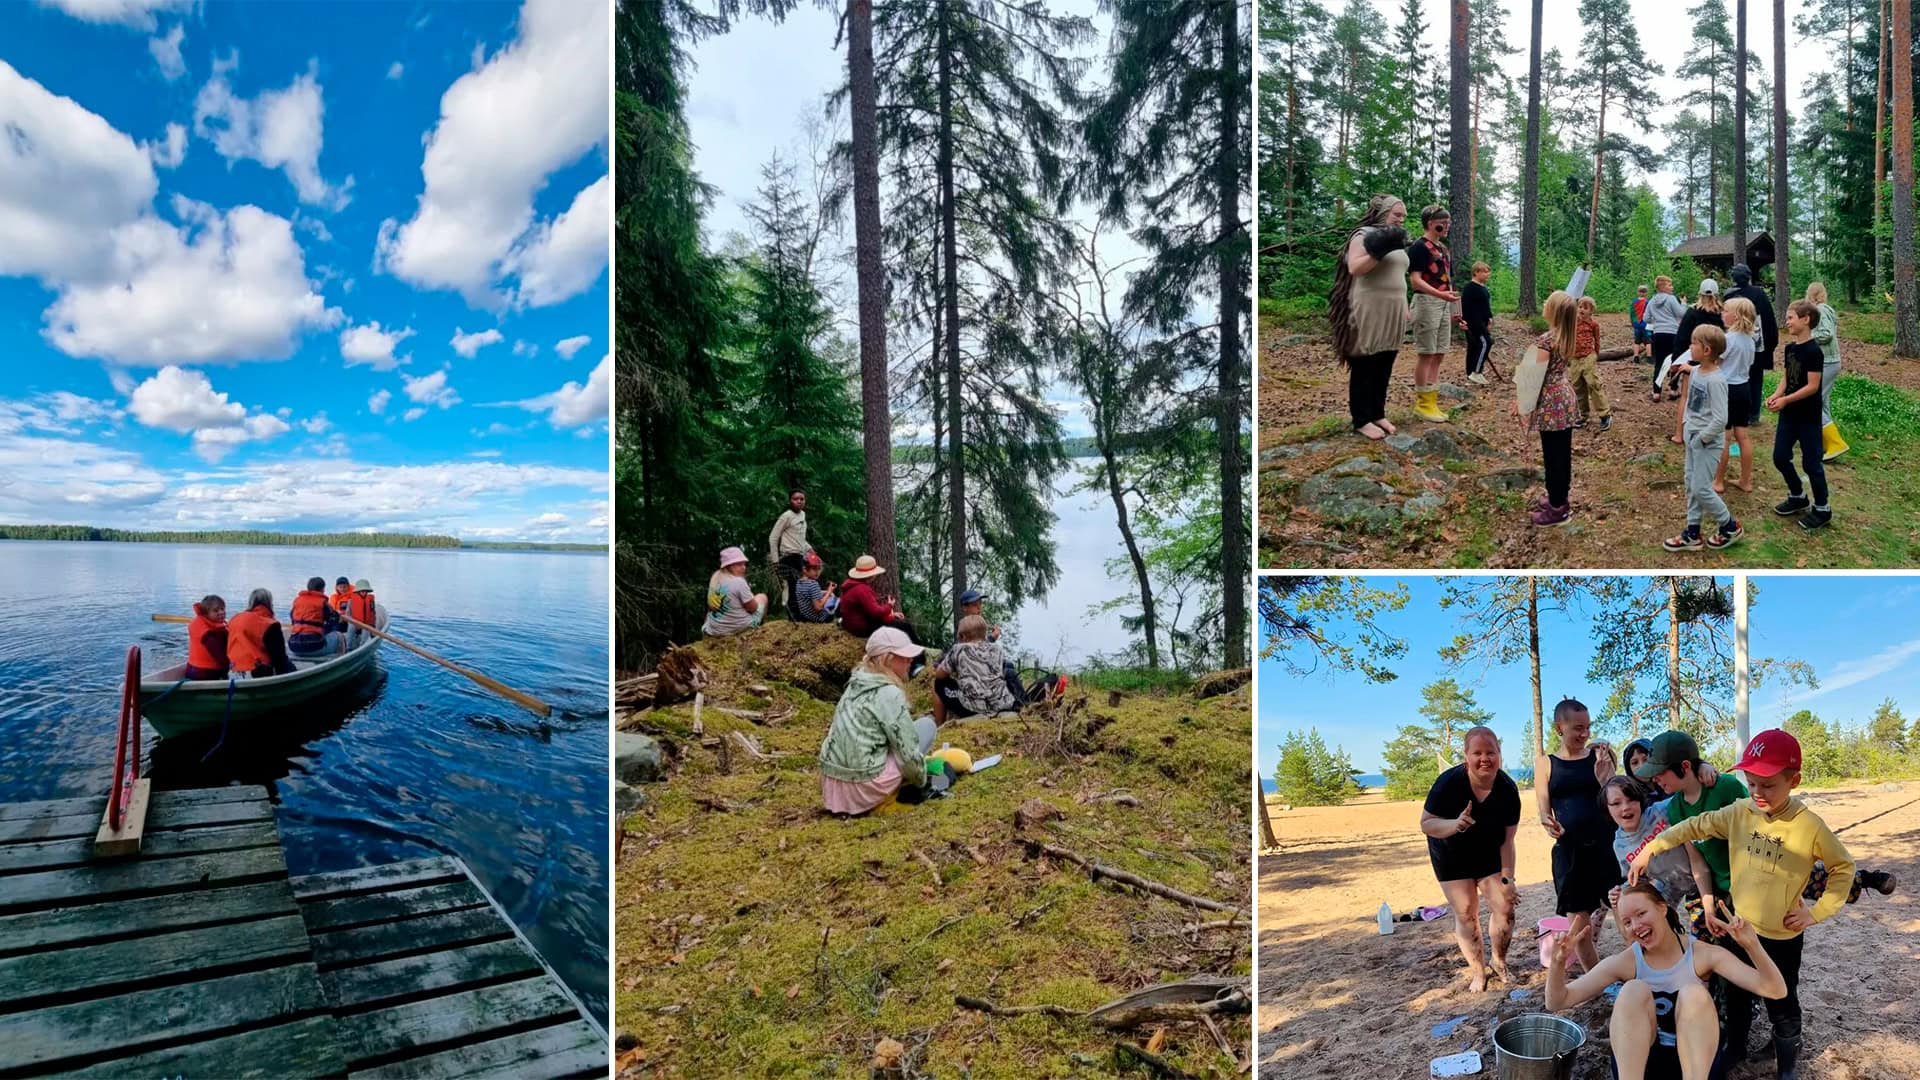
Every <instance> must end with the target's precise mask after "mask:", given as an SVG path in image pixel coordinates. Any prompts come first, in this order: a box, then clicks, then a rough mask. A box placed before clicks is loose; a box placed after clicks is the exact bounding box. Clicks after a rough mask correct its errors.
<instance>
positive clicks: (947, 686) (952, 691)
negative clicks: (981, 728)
mask: <svg viewBox="0 0 1920 1080" xmlns="http://www.w3.org/2000/svg"><path fill="white" fill-rule="evenodd" d="M933 696H934V697H937V698H939V699H940V700H941V701H943V702H945V703H946V706H947V719H949V720H957V719H962V718H964V717H968V716H972V715H973V710H972V709H969V708H967V707H966V706H965V705H962V704H960V684H959V683H958V682H957V681H955V680H953V679H935V680H933Z"/></svg>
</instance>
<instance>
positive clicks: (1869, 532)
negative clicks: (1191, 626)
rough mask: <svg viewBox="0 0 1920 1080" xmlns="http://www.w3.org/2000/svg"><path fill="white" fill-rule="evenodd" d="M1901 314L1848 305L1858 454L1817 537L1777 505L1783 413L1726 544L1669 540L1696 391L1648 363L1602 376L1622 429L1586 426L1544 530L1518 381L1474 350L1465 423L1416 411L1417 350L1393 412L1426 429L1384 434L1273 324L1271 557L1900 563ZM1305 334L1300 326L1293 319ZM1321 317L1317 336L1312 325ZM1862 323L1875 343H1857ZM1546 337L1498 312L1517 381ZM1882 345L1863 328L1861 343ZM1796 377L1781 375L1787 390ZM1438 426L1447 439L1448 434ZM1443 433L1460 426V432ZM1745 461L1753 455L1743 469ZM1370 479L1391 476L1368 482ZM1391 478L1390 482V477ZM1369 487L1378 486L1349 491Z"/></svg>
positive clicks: (1315, 346) (1913, 426)
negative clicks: (1683, 428)
mask: <svg viewBox="0 0 1920 1080" xmlns="http://www.w3.org/2000/svg"><path fill="white" fill-rule="evenodd" d="M1887 319H1888V317H1886V316H1876V315H1855V314H1843V315H1842V316H1841V320H1842V321H1841V331H1842V342H1841V355H1842V357H1843V360H1844V367H1843V368H1842V371H1841V375H1840V378H1839V379H1838V380H1837V381H1836V382H1835V384H1834V391H1833V412H1834V417H1835V420H1836V422H1837V423H1838V424H1839V425H1840V430H1841V433H1842V434H1843V435H1844V437H1845V438H1846V439H1847V441H1848V443H1850V444H1851V447H1852V448H1851V449H1850V450H1848V451H1847V453H1845V454H1843V455H1841V456H1840V457H1838V458H1836V459H1834V460H1833V461H1829V462H1827V463H1826V467H1827V479H1828V483H1829V485H1830V487H1831V489H1832V495H1831V501H1832V504H1833V507H1834V518H1833V524H1832V525H1831V526H1830V527H1828V528H1826V529H1824V530H1821V531H1819V532H1816V533H1808V532H1807V531H1806V530H1803V529H1801V528H1800V526H1799V524H1798V522H1797V521H1796V520H1795V519H1792V518H1780V517H1776V516H1775V515H1774V514H1773V512H1772V508H1773V504H1774V503H1776V502H1777V501H1779V500H1780V499H1782V498H1784V497H1785V496H1786V484H1785V482H1784V481H1783V480H1782V479H1781V477H1780V474H1779V473H1778V472H1777V471H1775V470H1774V468H1773V463H1772V454H1773V432H1774V423H1775V421H1774V414H1772V413H1768V412H1765V411H1764V410H1763V411H1762V415H1761V419H1760V423H1759V424H1758V425H1756V426H1755V427H1754V428H1753V429H1752V439H1751V442H1752V444H1753V454H1754V471H1753V480H1754V487H1753V490H1752V491H1751V492H1742V491H1739V490H1737V489H1736V488H1733V487H1731V486H1730V487H1729V489H1728V493H1727V495H1728V505H1729V506H1730V507H1731V508H1732V510H1733V513H1734V516H1735V517H1736V518H1738V519H1739V520H1740V522H1741V524H1742V525H1744V526H1745V528H1746V538H1745V539H1744V540H1742V541H1740V542H1739V543H1737V544H1735V545H1734V546H1733V547H1731V548H1728V549H1726V550H1723V551H1717V552H1716V551H1699V552H1687V553H1670V552H1667V551H1666V550H1664V549H1663V548H1662V547H1661V546H1660V541H1661V540H1662V539H1663V538H1665V537H1668V536H1671V535H1673V534H1675V533H1677V532H1679V531H1680V529H1681V528H1682V527H1684V526H1685V524H1686V490H1685V484H1684V476H1683V464H1682V460H1683V452H1682V450H1681V448H1680V447H1679V446H1676V445H1674V444H1673V443H1672V442H1670V441H1668V436H1669V435H1671V434H1672V433H1673V430H1674V419H1675V411H1674V410H1675V408H1676V406H1677V404H1678V403H1676V402H1669V401H1662V402H1660V403H1659V404H1657V405H1656V404H1654V403H1653V402H1651V401H1649V400H1648V397H1647V391H1648V386H1649V383H1650V380H1651V377H1652V370H1651V367H1650V366H1649V365H1648V364H1647V363H1646V362H1645V361H1625V360H1623V361H1611V362H1604V363H1602V364H1601V365H1600V376H1601V379H1602V380H1603V381H1604V383H1605V385H1606V390H1607V396H1608V399H1609V403H1610V404H1611V406H1612V408H1613V426H1612V428H1611V429H1610V430H1608V431H1605V432H1602V431H1601V430H1600V428H1599V424H1598V422H1597V421H1595V422H1590V423H1589V424H1588V425H1587V426H1586V427H1585V428H1583V429H1580V430H1578V431H1576V432H1575V434H1574V458H1573V492H1572V494H1573V508H1574V516H1573V520H1572V521H1571V522H1570V523H1568V524H1566V525H1563V526H1560V527H1557V528H1538V527H1535V526H1534V525H1533V524H1532V523H1531V522H1529V521H1528V520H1527V507H1529V506H1530V505H1531V504H1532V502H1533V501H1534V500H1535V499H1537V498H1539V497H1540V496H1541V495H1542V494H1543V493H1544V487H1543V485H1542V484H1541V482H1540V443H1539V438H1538V436H1536V435H1529V434H1527V433H1526V432H1525V431H1524V430H1523V429H1522V428H1521V426H1520V424H1519V422H1518V421H1516V420H1515V419H1514V418H1513V416H1512V415H1511V412H1510V408H1511V405H1512V402H1513V389H1512V384H1511V383H1510V382H1507V381H1506V380H1505V379H1501V380H1497V381H1495V382H1494V383H1493V384H1492V385H1489V386H1485V387H1476V386H1474V385H1473V384H1471V383H1468V382H1467V381H1466V380H1465V378H1464V372H1463V361H1462V357H1463V356H1464V352H1465V350H1464V346H1462V345H1459V344H1456V345H1455V347H1454V350H1453V352H1452V353H1451V354H1450V355H1449V357H1448V360H1447V363H1446V365H1445V366H1443V368H1442V369H1441V381H1442V382H1443V383H1444V384H1447V389H1445V390H1443V397H1442V405H1443V406H1445V407H1447V408H1448V409H1449V410H1450V411H1451V413H1452V415H1451V418H1450V422H1448V423H1444V424H1441V423H1429V422H1426V421H1423V420H1420V419H1419V418H1417V417H1416V416H1414V415H1413V412H1412V401H1413V383H1412V380H1413V364H1414V353H1413V349H1412V347H1411V346H1407V347H1405V348H1402V349H1401V351H1400V357H1399V360H1398V362H1396V364H1395V365H1394V374H1393V384H1392V388H1391V390H1390V392H1389V397H1388V418H1389V419H1390V420H1392V421H1393V422H1394V423H1395V424H1396V425H1397V426H1398V427H1399V428H1400V431H1401V432H1402V433H1403V434H1405V435H1408V436H1411V437H1412V438H1413V439H1415V440H1420V441H1419V442H1418V443H1417V444H1416V445H1415V446H1413V447H1412V448H1410V449H1407V450H1398V449H1394V448H1392V447H1390V446H1387V445H1385V444H1384V443H1374V442H1369V441H1368V440H1366V439H1365V438H1362V437H1361V436H1359V435H1357V434H1355V433H1354V432H1353V431H1352V429H1351V425H1350V423H1349V421H1348V418H1347V380H1346V373H1345V371H1344V369H1342V368H1340V367H1339V366H1338V365H1337V364H1336V363H1335V362H1334V359H1333V354H1332V350H1331V348H1330V346H1329V344H1328V339H1327V337H1326V335H1325V333H1324V327H1325V322H1324V319H1321V320H1320V321H1319V324H1318V330H1308V329H1307V327H1306V326H1305V325H1302V324H1299V323H1297V322H1296V324H1295V325H1294V326H1292V327H1289V326H1286V325H1282V324H1280V323H1278V322H1277V321H1274V322H1266V321H1263V325H1262V332H1261V345H1260V353H1261V355H1260V401H1259V444H1258V445H1259V464H1258V476H1259V479H1258V484H1259V487H1258V505H1259V510H1260V514H1259V528H1258V534H1259V543H1260V563H1259V565H1261V566H1264V567H1291V568H1302V567H1308V568H1329V569H1332V568H1358V567H1371V568H1400V567H1404V568H1425V567H1456V568H1477V567H1537V568H1561V567H1567V568H1574V567H1580V568H1608V567H1625V566H1633V567H1672V568H1675V569H1678V568H1683V567H1706V568H1714V567H1720V568H1727V567H1768V568H1790V569H1798V568H1807V567H1875V566H1882V567H1897V566H1909V565H1912V564H1913V563H1914V562H1915V561H1920V518H1916V517H1915V515H1914V514H1913V512H1912V508H1913V507H1914V506H1915V505H1920V364H1916V363H1913V362H1911V361H1895V360H1894V359H1893V358H1892V346H1891V345H1890V344H1888V343H1887V342H1888V341H1890V340H1891V338H1890V335H1889V334H1886V333H1883V332H1882V330H1883V329H1884V328H1883V327H1882V326H1881V323H1882V322H1885V321H1887ZM1600 323H1601V330H1602V334H1601V348H1602V349H1603V350H1604V349H1607V348H1612V347H1616V346H1625V345H1630V344H1631V343H1632V340H1633V335H1632V330H1631V327H1630V325H1629V323H1628V321H1627V319H1626V316H1624V315H1619V314H1603V315H1601V316H1600ZM1290 330H1293V331H1295V332H1289V331H1290ZM1302 330H1306V331H1307V332H1298V331H1302ZM1856 334H1858V335H1860V336H1855V335H1856ZM1534 336H1535V332H1534V331H1533V330H1531V329H1530V328H1529V327H1528V325H1527V323H1526V322H1524V321H1522V320H1519V319H1514V318H1508V317H1504V316H1501V317H1496V318H1495V319H1494V362H1495V364H1496V365H1497V366H1498V368H1499V370H1500V372H1501V373H1502V374H1503V375H1511V372H1512V369H1513V364H1514V361H1515V359H1516V357H1517V356H1518V354H1519V352H1520V350H1521V349H1522V348H1523V347H1524V346H1525V345H1526V344H1527V343H1529V342H1530V341H1531V340H1532V338H1533V337H1534ZM1863 337H1864V338H1865V340H1862V338H1863ZM1778 378H1779V372H1778V370H1777V369H1776V370H1775V371H1774V372H1771V373H1769V376H1768V387H1769V392H1770V391H1771V387H1772V386H1773V385H1775V382H1776V380H1777V379H1778ZM1430 433H1440V435H1439V436H1434V437H1431V438H1429V435H1430ZM1440 436H1444V438H1441V437H1440ZM1734 471H1737V462H1736V463H1735V464H1734V466H1733V467H1731V468H1730V477H1729V479H1732V476H1731V473H1733V472H1734ZM1367 480H1371V481H1377V482H1378V483H1377V484H1375V485H1373V486H1371V487H1369V485H1368V484H1367V483H1366V482H1365V481H1367ZM1379 485H1385V487H1384V488H1381V487H1380V486H1379ZM1343 492H1344V493H1357V494H1359V495H1361V496H1362V497H1361V498H1359V499H1353V498H1345V499H1343V498H1341V494H1342V493H1343Z"/></svg>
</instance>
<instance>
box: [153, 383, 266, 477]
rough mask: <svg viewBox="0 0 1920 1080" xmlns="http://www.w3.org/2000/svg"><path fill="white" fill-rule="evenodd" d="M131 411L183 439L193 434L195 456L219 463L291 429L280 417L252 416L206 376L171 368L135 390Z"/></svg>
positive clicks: (256, 414)
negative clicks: (243, 447)
mask: <svg viewBox="0 0 1920 1080" xmlns="http://www.w3.org/2000/svg"><path fill="white" fill-rule="evenodd" d="M127 408H128V411H130V412H131V413H132V414H133V418H134V419H135V420H138V421H140V422H141V423H142V424H145V425H146V426H148V427H151V428H159V429H161V430H163V431H172V432H178V433H180V434H183V435H184V434H186V433H187V432H192V433H193V450H194V452H195V453H197V454H199V455H200V456H201V457H203V458H205V459H206V460H208V461H219V460H220V459H221V458H223V457H225V456H226V455H227V454H228V453H229V452H230V451H232V450H233V448H234V447H236V446H239V445H240V444H241V443H246V442H254V441H257V440H261V439H271V438H273V437H274V436H276V435H284V434H285V433H287V432H288V431H291V430H292V428H291V427H289V426H288V424H287V422H286V421H285V420H282V419H280V418H279V417H278V416H273V415H271V414H267V413H255V414H254V415H252V416H248V415H247V410H246V407H245V406H244V405H241V404H240V403H239V402H237V401H233V400H232V399H230V398H229V397H228V396H227V395H226V394H225V393H222V392H220V391H217V390H215V389H214V388H213V383H212V382H211V381H209V380H208V379H207V377H206V376H205V375H203V374H201V373H200V372H198V371H187V370H184V369H182V368H178V367H172V366H168V367H163V368H161V369H160V370H159V371H157V372H154V374H153V376H152V377H151V378H149V379H147V381H146V382H143V383H141V384H140V385H139V386H137V387H135V388H134V391H133V394H132V396H131V397H130V398H129V399H128V401H127Z"/></svg>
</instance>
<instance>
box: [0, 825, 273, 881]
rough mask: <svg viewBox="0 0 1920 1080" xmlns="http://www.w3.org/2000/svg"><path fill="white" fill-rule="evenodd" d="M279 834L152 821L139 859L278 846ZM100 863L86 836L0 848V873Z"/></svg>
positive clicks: (256, 828)
mask: <svg viewBox="0 0 1920 1080" xmlns="http://www.w3.org/2000/svg"><path fill="white" fill-rule="evenodd" d="M279 846H280V831H279V830H278V829H276V828H274V827H273V822H271V821H253V822H248V823H246V824H244V825H219V826H214V827H212V828H206V829H163V830H160V831H155V830H154V829H153V824H152V822H151V821H149V822H148V831H147V836H146V839H145V841H144V842H143V843H142V844H141V846H140V857H141V858H148V859H152V858H166V857H168V856H173V855H198V854H205V853H207V852H214V851H237V850H239V849H240V848H250V847H279ZM97 861H99V860H98V859H97V858H96V857H95V855H94V853H93V841H92V840H90V839H88V838H87V837H84V836H81V837H74V838H72V839H69V840H33V841H28V842H26V843H20V844H6V845H0V874H16V873H20V872H22V871H26V870H58V869H62V868H64V867H69V866H89V865H92V864H94V863H95V862H97Z"/></svg>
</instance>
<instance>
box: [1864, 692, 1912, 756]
mask: <svg viewBox="0 0 1920 1080" xmlns="http://www.w3.org/2000/svg"><path fill="white" fill-rule="evenodd" d="M1867 734H1868V735H1870V736H1871V737H1872V738H1873V741H1874V742H1876V743H1878V744H1879V745H1880V746H1882V747H1884V748H1885V749H1888V750H1891V751H1893V752H1895V753H1898V754H1904V753H1906V752H1907V719H1906V717H1904V716H1901V715H1900V706H1898V705H1896V704H1894V701H1893V699H1892V698H1882V699H1881V701H1880V704H1879V705H1878V706H1876V707H1875V708H1874V710H1873V716H1871V717H1870V718H1868V720H1867Z"/></svg>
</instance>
